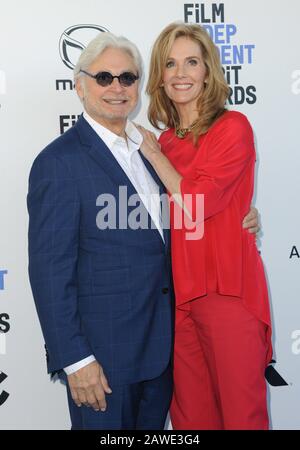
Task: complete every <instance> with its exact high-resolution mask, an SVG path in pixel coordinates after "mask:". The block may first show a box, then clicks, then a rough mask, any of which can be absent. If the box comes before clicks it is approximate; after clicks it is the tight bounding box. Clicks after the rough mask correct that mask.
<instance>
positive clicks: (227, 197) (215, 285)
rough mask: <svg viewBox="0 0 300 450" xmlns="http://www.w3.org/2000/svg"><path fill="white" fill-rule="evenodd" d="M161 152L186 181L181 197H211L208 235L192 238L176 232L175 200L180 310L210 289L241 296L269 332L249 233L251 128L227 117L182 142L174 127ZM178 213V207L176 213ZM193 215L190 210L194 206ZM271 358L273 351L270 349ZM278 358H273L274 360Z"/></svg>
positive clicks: (230, 115)
mask: <svg viewBox="0 0 300 450" xmlns="http://www.w3.org/2000/svg"><path fill="white" fill-rule="evenodd" d="M160 144H161V147H162V152H163V153H164V154H165V155H166V157H167V158H168V159H169V160H170V162H171V163H172V164H173V166H174V167H175V169H176V170H177V171H178V172H179V173H180V174H181V175H182V177H183V179H182V180H181V194H182V196H183V197H184V196H185V194H190V198H192V203H191V205H192V206H193V207H192V212H193V213H194V214H193V215H192V218H193V220H195V219H197V218H196V216H195V211H196V208H195V205H196V204H195V202H196V195H195V194H197V193H198V194H204V219H205V220H204V234H203V237H202V239H198V240H189V239H187V238H186V237H187V232H189V231H190V230H189V229H187V228H186V227H185V226H184V223H183V227H181V228H179V227H178V226H177V227H175V226H174V204H173V202H171V205H170V214H171V238H172V267H173V278H174V287H175V294H176V306H177V307H179V308H180V309H189V302H190V301H191V300H193V299H195V298H197V297H201V296H203V295H206V294H207V292H209V291H215V292H218V293H219V294H221V295H230V296H236V297H239V298H241V301H242V302H243V303H244V305H245V307H246V308H247V309H248V310H249V311H250V312H252V313H253V314H254V315H255V316H256V317H257V318H258V319H260V320H261V321H263V322H264V323H266V324H267V325H268V327H269V337H270V327H271V320H270V309H269V300H268V291H267V285H266V279H265V274H264V268H263V263H262V260H261V257H260V254H259V252H258V250H257V247H256V241H255V236H254V235H253V234H250V233H249V232H248V231H247V230H245V229H243V228H242V221H243V219H244V217H245V216H246V214H247V213H248V211H249V209H250V204H251V199H252V195H253V185H254V166H255V148H254V139H253V132H252V128H251V125H250V124H249V122H248V120H247V118H246V117H245V116H244V115H243V114H241V113H239V112H235V111H227V112H225V113H224V114H223V115H222V116H221V117H220V118H219V119H218V120H217V121H216V122H215V123H214V124H213V125H212V127H211V128H210V129H209V130H208V132H207V133H206V134H204V135H202V136H200V139H199V143H198V146H197V148H195V147H194V145H193V143H192V141H191V138H190V136H187V137H186V138H184V139H179V138H177V137H176V136H175V135H174V129H170V130H167V131H166V132H164V133H162V135H161V136H160ZM175 208H176V207H175ZM189 209H191V208H189ZM270 352H271V346H270ZM269 357H271V354H270V355H269Z"/></svg>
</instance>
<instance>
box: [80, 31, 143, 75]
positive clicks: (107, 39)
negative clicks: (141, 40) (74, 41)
mask: <svg viewBox="0 0 300 450" xmlns="http://www.w3.org/2000/svg"><path fill="white" fill-rule="evenodd" d="M107 48H118V49H121V50H124V51H125V52H127V53H128V54H129V55H130V56H131V57H132V59H133V61H134V64H135V66H136V69H137V71H138V74H139V77H141V75H142V70H143V63H142V57H141V54H140V52H139V50H138V48H137V46H136V45H135V44H133V42H131V41H129V40H128V39H126V38H125V37H123V36H115V35H114V34H113V33H108V32H101V33H99V34H98V36H96V37H95V38H94V39H93V40H92V41H91V42H90V43H89V44H88V46H87V47H86V48H85V49H84V50H82V53H81V55H80V57H79V59H78V61H77V64H76V66H75V67H74V80H75V82H76V81H77V79H78V78H79V77H80V76H81V73H80V70H82V69H83V70H87V69H88V67H89V66H90V64H92V63H93V62H94V61H95V59H96V58H97V57H98V56H99V55H101V53H103V52H104V50H106V49H107Z"/></svg>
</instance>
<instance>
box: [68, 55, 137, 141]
mask: <svg viewBox="0 0 300 450" xmlns="http://www.w3.org/2000/svg"><path fill="white" fill-rule="evenodd" d="M102 71H105V72H110V73H111V74H112V75H120V74H121V73H123V72H132V73H134V74H135V75H137V68H136V66H135V63H134V61H133V59H132V57H131V56H130V55H129V54H128V53H127V52H126V51H124V50H121V49H117V48H107V49H106V50H104V52H103V53H101V55H99V56H98V57H97V58H96V59H95V60H94V61H93V63H92V64H90V66H89V67H88V69H87V72H89V73H91V74H93V75H95V74H97V73H98V72H102ZM138 86H139V85H138V81H135V82H134V83H133V84H132V85H131V86H122V85H121V84H120V83H119V80H118V79H117V78H114V80H113V82H112V84H110V85H109V86H105V87H103V86H100V85H99V84H98V83H97V81H96V80H95V79H94V78H91V77H89V76H88V75H84V74H82V77H80V79H79V80H78V81H77V83H76V90H77V93H78V95H79V97H80V98H81V99H82V100H83V104H84V107H85V110H86V111H87V113H88V114H89V115H90V116H91V117H92V118H93V119H94V120H96V121H97V122H98V123H100V124H101V125H103V126H104V127H106V128H108V129H110V130H111V131H114V132H116V129H118V128H119V127H120V128H124V126H125V124H126V119H127V117H128V115H129V114H130V113H131V111H133V110H134V108H135V106H136V104H137V101H138Z"/></svg>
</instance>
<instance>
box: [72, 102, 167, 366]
mask: <svg viewBox="0 0 300 450" xmlns="http://www.w3.org/2000/svg"><path fill="white" fill-rule="evenodd" d="M83 117H84V118H85V120H86V121H87V122H88V123H89V124H90V126H91V127H92V128H93V130H94V131H95V132H96V133H97V134H98V136H99V137H100V138H101V139H102V141H103V142H104V143H105V144H106V146H107V147H108V148H109V150H110V151H111V152H112V154H113V156H114V157H115V158H116V160H117V161H118V163H119V164H120V166H121V167H122V169H123V170H124V172H125V174H126V175H127V177H128V178H129V180H130V181H131V183H132V184H133V186H134V187H135V189H136V191H137V193H138V194H139V196H140V198H141V200H142V202H143V204H144V206H145V208H146V209H147V211H148V213H149V215H150V216H151V218H152V221H153V222H154V224H155V226H156V228H157V229H158V231H159V233H160V235H161V238H162V239H163V240H164V236H163V227H162V218H161V205H160V198H159V187H158V185H157V183H156V182H155V181H154V179H153V178H152V176H151V175H150V173H149V172H148V170H147V168H146V167H145V164H144V163H143V160H142V158H141V156H140V154H139V152H138V150H139V148H140V146H141V144H142V142H143V137H142V135H141V133H140V132H139V131H138V129H137V128H136V127H135V126H134V124H133V123H132V122H130V121H129V120H127V123H126V127H125V133H126V136H127V140H125V139H124V138H123V137H120V136H118V135H117V134H115V133H113V132H112V131H110V130H108V129H107V128H105V127H103V126H102V125H100V124H99V123H98V122H96V121H95V120H94V119H93V118H92V117H90V116H89V115H88V114H87V112H86V111H85V112H84V113H83ZM126 141H127V142H126ZM92 361H95V357H94V356H93V355H90V356H88V357H87V358H84V359H82V360H81V361H78V362H77V363H75V364H71V365H70V366H68V367H65V368H64V370H65V372H66V374H67V375H70V374H71V373H73V372H76V371H77V370H78V369H80V368H82V367H84V366H86V365H87V364H89V363H91V362H92Z"/></svg>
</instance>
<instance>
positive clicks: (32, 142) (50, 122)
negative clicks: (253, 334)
mask: <svg viewBox="0 0 300 450" xmlns="http://www.w3.org/2000/svg"><path fill="white" fill-rule="evenodd" d="M0 6H1V10H0V167H1V175H0V189H1V192H0V214H1V221H0V330H1V332H0V429H66V428H69V426H70V424H69V418H68V411H67V404H66V398H65V391H64V387H63V386H62V385H60V384H59V383H58V382H56V383H53V382H50V381H49V376H48V375H47V374H46V364H45V357H44V349H43V338H42V335H41V331H40V327H39V323H38V320H37V316H36V313H35V308H34V304H33V299H32V296H31V291H30V287H29V283H28V278H27V225H28V218H27V211H26V193H27V179H28V173H29V169H30V166H31V164H32V161H33V159H34V157H35V156H36V155H37V154H38V153H39V152H40V151H41V149H42V148H43V147H44V146H45V145H47V144H48V143H49V142H50V141H51V140H52V139H54V138H55V137H56V136H58V135H59V134H60V133H61V131H63V130H65V129H67V127H68V126H69V125H70V124H71V122H72V119H74V117H75V116H76V115H78V114H80V113H81V105H80V102H79V101H78V99H77V97H76V94H75V92H74V91H72V90H70V89H69V84H68V83H67V84H66V85H65V87H66V89H65V90H63V84H62V83H60V84H59V87H60V89H59V90H57V89H56V80H70V79H72V71H71V69H70V68H68V67H67V65H66V64H65V63H64V62H63V61H62V59H61V56H60V47H61V49H62V50H63V49H64V48H65V59H67V60H69V63H72V61H73V62H75V61H76V59H77V58H78V56H79V53H80V50H79V49H78V48H76V47H74V45H78V46H79V47H80V45H81V44H83V45H85V44H86V43H87V42H88V41H89V40H90V39H91V38H92V37H94V35H95V33H96V31H95V29H91V28H87V26H88V25H91V24H92V25H96V26H98V27H100V28H101V27H104V28H105V29H107V30H109V31H112V32H113V33H116V34H123V35H125V36H127V37H128V38H129V39H131V40H133V41H134V42H136V43H137V44H138V46H139V48H140V50H141V52H142V54H143V56H144V60H145V69H146V75H147V67H148V60H149V53H150V49H151V45H152V43H153V41H154V38H155V37H156V36H157V35H158V33H159V32H160V30H161V29H162V28H163V27H164V26H165V25H167V24H168V23H170V22H172V21H174V20H186V21H189V22H195V21H196V22H199V21H200V22H201V21H202V22H203V24H205V25H206V26H207V27H208V29H209V31H210V32H213V33H214V38H215V39H216V43H217V44H218V46H219V48H220V51H221V54H222V59H223V65H224V68H225V70H226V72H227V74H228V76H229V75H231V77H230V80H229V81H230V84H231V85H232V88H233V90H234V96H233V100H234V101H233V103H234V104H233V105H231V106H230V107H231V108H233V109H237V110H240V111H242V112H244V113H245V114H246V115H247V116H248V118H249V120H250V121H251V123H252V125H253V128H254V131H255V135H256V142H257V152H258V164H257V166H258V167H257V183H256V194H255V204H256V206H257V207H258V209H259V211H260V214H261V222H262V237H261V239H260V245H261V251H262V256H263V259H264V262H265V265H266V268H267V274H268V280H269V283H270V292H271V298H272V314H273V324H274V347H275V350H276V360H277V363H276V365H275V368H276V370H277V371H278V372H279V373H280V375H281V376H282V377H283V378H284V379H285V381H286V382H287V385H286V386H280V387H270V389H269V394H270V414H271V418H272V426H273V428H274V429H300V406H299V400H300V303H298V302H299V265H300V258H299V255H300V237H299V229H300V214H299V188H300V181H299V173H300V155H299V150H300V137H299V127H300V121H299V118H300V114H299V109H300V56H299V55H300V51H299V50H300V43H299V31H298V29H299V22H298V21H299V16H300V3H299V1H298V0H288V1H287V2H285V3H283V2H282V1H280V0H265V1H264V2H261V1H260V0H244V1H240V0H224V1H223V2H222V3H219V2H215V3H213V2H211V1H206V2H205V4H204V2H203V3H196V4H193V3H188V6H185V2H184V0H164V1H161V0H152V1H151V2H146V1H144V2H143V1H140V0H126V1H123V0H110V1H109V2H106V1H102V0H85V1H80V0H65V1H64V2H61V1H60V0H51V2H50V1H48V2H47V1H43V2H42V1H40V0H27V1H26V2H23V1H22V0H19V1H16V0H15V1H10V2H8V1H6V0H0ZM185 8H186V17H185ZM76 25H79V26H80V28H78V29H74V27H75V26H76ZM75 28H76V27H75ZM64 31H66V34H65V37H64V39H65V40H60V38H61V36H62V34H63V33H64ZM226 32H227V34H226ZM68 33H69V34H68ZM78 42H79V44H78ZM63 43H65V45H63ZM60 44H61V45H60ZM232 66H233V67H232ZM144 88H145V83H144V86H142V91H144ZM237 103H239V104H237ZM146 109H147V98H146V97H145V95H144V94H143V95H142V107H141V106H140V107H139V108H138V110H137V116H136V120H137V121H138V122H140V123H141V124H143V125H145V126H147V124H148V123H147V118H146V117H147V116H146ZM71 116H73V118H72V117H71ZM245 351H247V349H245ZM249 357H251V355H249Z"/></svg>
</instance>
